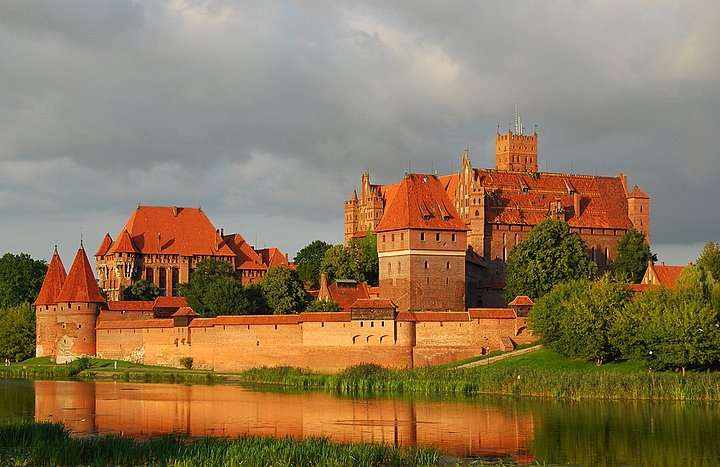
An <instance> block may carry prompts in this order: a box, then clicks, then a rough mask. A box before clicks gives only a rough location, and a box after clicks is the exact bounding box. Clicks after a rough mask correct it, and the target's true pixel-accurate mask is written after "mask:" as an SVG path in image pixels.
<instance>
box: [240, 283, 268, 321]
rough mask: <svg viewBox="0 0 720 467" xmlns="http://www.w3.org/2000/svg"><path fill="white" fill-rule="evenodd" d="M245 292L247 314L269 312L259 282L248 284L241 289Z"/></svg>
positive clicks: (265, 313) (264, 313)
mask: <svg viewBox="0 0 720 467" xmlns="http://www.w3.org/2000/svg"><path fill="white" fill-rule="evenodd" d="M243 291H244V293H245V301H246V308H245V309H246V310H247V314H249V315H267V314H271V313H272V310H270V306H269V305H268V302H267V299H266V298H265V292H263V289H262V287H260V284H248V285H246V286H245V287H244V289H243Z"/></svg>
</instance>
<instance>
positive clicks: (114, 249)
mask: <svg viewBox="0 0 720 467" xmlns="http://www.w3.org/2000/svg"><path fill="white" fill-rule="evenodd" d="M106 238H107V236H106ZM103 243H105V239H103ZM100 247H101V248H102V244H101V245H100ZM98 251H100V249H98ZM115 253H139V251H138V249H137V248H136V247H135V245H134V244H133V241H132V238H130V234H129V233H128V231H127V229H123V231H122V232H121V233H120V236H119V237H118V238H117V240H115V242H113V244H112V246H111V247H110V248H109V249H108V250H107V252H106V254H115ZM96 256H100V255H97V254H96Z"/></svg>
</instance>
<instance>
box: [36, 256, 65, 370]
mask: <svg viewBox="0 0 720 467" xmlns="http://www.w3.org/2000/svg"><path fill="white" fill-rule="evenodd" d="M66 278H67V273H66V272H65V266H63V263H62V260H61V259H60V255H59V254H58V251H57V246H56V247H55V251H54V252H53V255H52V259H51V260H50V265H49V266H48V270H47V274H45V279H44V280H43V284H42V287H41V288H40V293H39V294H38V297H37V300H35V303H33V306H34V307H35V356H36V357H45V356H48V355H51V356H52V355H53V354H54V349H55V339H56V332H55V331H56V329H55V328H56V323H57V297H58V295H60V290H61V289H62V286H63V284H64V283H65V279H66Z"/></svg>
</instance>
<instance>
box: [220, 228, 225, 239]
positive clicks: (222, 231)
mask: <svg viewBox="0 0 720 467" xmlns="http://www.w3.org/2000/svg"><path fill="white" fill-rule="evenodd" d="M220 236H221V237H224V236H225V227H221V228H220Z"/></svg>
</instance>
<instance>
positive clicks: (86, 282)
mask: <svg viewBox="0 0 720 467" xmlns="http://www.w3.org/2000/svg"><path fill="white" fill-rule="evenodd" d="M56 300H57V305H56V306H57V321H56V328H55V329H56V343H55V362H56V363H67V362H71V361H73V360H74V359H76V358H78V357H82V356H92V355H95V325H96V322H97V317H98V315H99V314H100V308H101V307H102V306H103V305H105V304H106V302H105V299H104V298H103V296H102V295H101V294H100V289H99V288H98V285H97V281H96V280H95V275H94V274H93V269H92V267H91V266H90V262H89V261H88V258H87V255H86V254H85V249H84V248H83V246H82V243H80V248H79V249H78V252H77V254H76V255H75V260H74V261H73V263H72V266H70V272H68V275H67V278H66V279H65V282H64V284H63V286H62V289H61V290H60V293H59V294H58V296H57V299H56Z"/></svg>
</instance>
